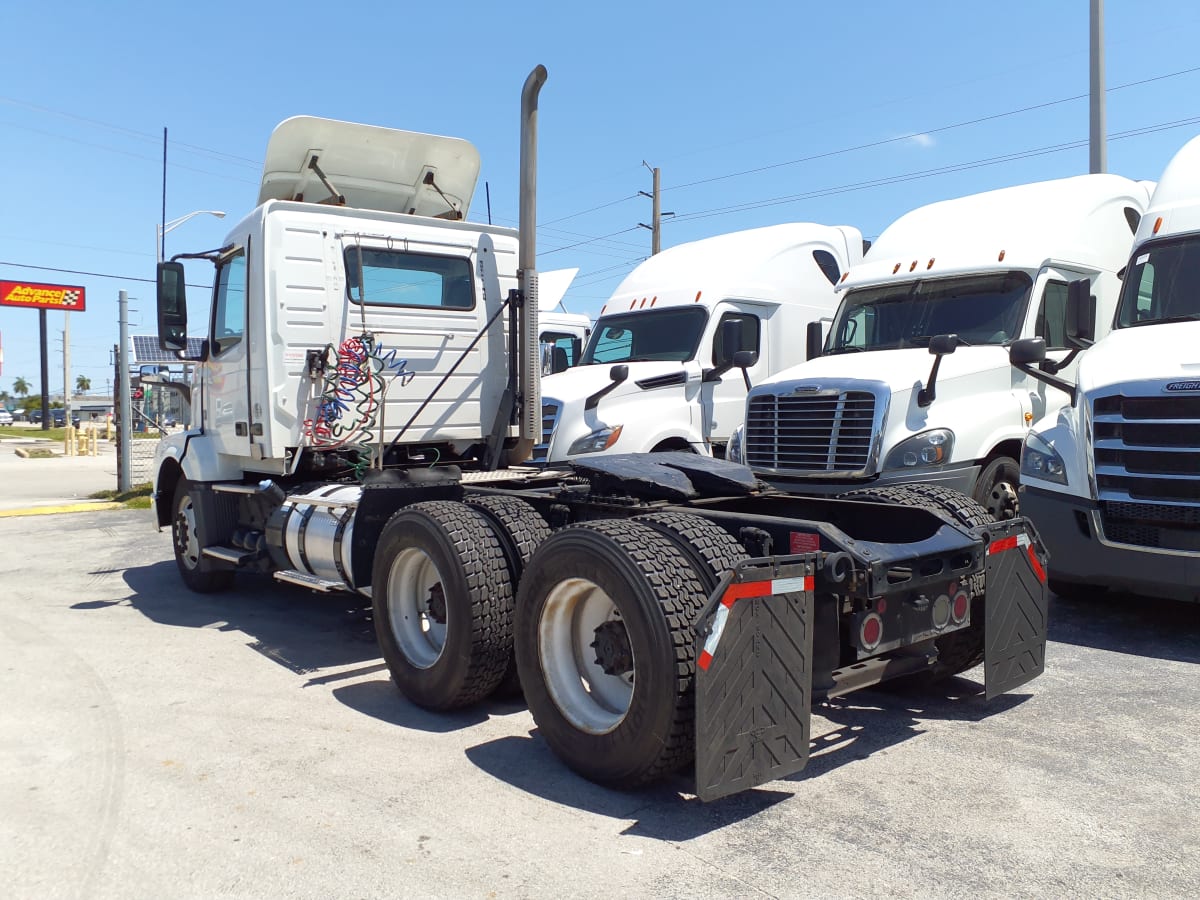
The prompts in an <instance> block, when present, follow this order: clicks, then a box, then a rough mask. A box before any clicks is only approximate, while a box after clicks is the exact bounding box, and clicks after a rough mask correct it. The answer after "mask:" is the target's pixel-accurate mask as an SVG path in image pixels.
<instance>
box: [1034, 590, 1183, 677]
mask: <svg viewBox="0 0 1200 900" xmlns="http://www.w3.org/2000/svg"><path fill="white" fill-rule="evenodd" d="M1049 632H1050V640H1051V641H1056V642H1058V643H1062V644H1073V645H1076V646H1080V647H1092V648H1094V649H1097V650H1110V651H1112V652H1114V653H1127V654H1130V655H1132V656H1145V657H1152V658H1156V659H1164V660H1173V661H1175V662H1187V663H1200V604H1198V603H1188V602H1184V601H1180V600H1160V599H1157V598H1154V597H1141V596H1137V595H1135V594H1118V593H1105V592H1102V591H1097V592H1096V593H1095V594H1094V595H1092V596H1090V597H1087V598H1086V599H1079V600H1072V599H1068V598H1066V597H1058V596H1054V597H1051V600H1050V621H1049Z"/></svg>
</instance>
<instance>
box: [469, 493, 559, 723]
mask: <svg viewBox="0 0 1200 900" xmlns="http://www.w3.org/2000/svg"><path fill="white" fill-rule="evenodd" d="M466 502H467V505H468V506H470V507H472V508H474V509H476V510H478V511H479V512H480V513H482V514H483V517H484V518H485V519H487V520H488V523H489V524H490V525H491V527H492V531H493V532H495V534H496V536H497V537H498V538H499V539H500V546H501V549H503V551H504V559H505V562H506V563H507V565H508V582H509V584H510V585H512V590H513V593H514V594H515V593H516V591H517V587H518V586H519V585H520V583H521V574H522V572H524V571H525V566H526V565H528V563H529V558H530V557H531V556H533V551H535V550H536V549H537V548H538V545H540V544H541V543H542V541H544V540H545V539H546V538H548V537H550V526H549V525H547V524H546V520H545V519H543V518H542V516H541V513H539V512H538V511H537V510H536V509H534V508H533V507H532V506H530V505H529V504H528V503H526V502H525V501H524V500H519V499H517V498H516V497H501V496H499V495H496V496H481V497H468V498H467V501H466ZM494 696H495V697H497V698H499V699H501V700H512V699H515V698H516V697H520V696H521V676H520V675H519V674H518V672H517V657H516V653H509V655H508V666H507V667H506V668H505V670H504V677H503V678H501V679H500V683H499V684H498V685H497V686H496V690H495V692H494Z"/></svg>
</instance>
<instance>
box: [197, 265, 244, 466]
mask: <svg viewBox="0 0 1200 900" xmlns="http://www.w3.org/2000/svg"><path fill="white" fill-rule="evenodd" d="M215 285H216V286H215V288H214V290H213V304H212V318H211V320H210V323H209V336H208V352H209V357H208V364H207V366H205V367H204V369H203V370H202V371H203V375H204V378H205V382H206V383H205V385H204V388H205V390H204V430H205V432H206V433H207V434H208V435H209V436H210V437H211V438H212V440H213V442H214V443H215V444H216V447H217V452H218V453H224V454H229V455H232V456H249V455H250V426H251V422H250V378H249V362H248V359H249V352H248V347H249V340H248V338H249V335H248V333H247V316H246V312H247V309H246V297H247V293H248V291H247V265H246V251H245V248H244V247H237V248H235V249H234V250H233V251H232V252H231V253H230V254H229V255H227V256H226V257H224V258H223V259H222V260H221V261H220V263H219V265H218V268H217V273H216V282H215Z"/></svg>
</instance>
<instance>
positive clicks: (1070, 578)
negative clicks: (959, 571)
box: [1010, 138, 1200, 601]
mask: <svg viewBox="0 0 1200 900" xmlns="http://www.w3.org/2000/svg"><path fill="white" fill-rule="evenodd" d="M1072 288H1073V290H1072V293H1071V306H1072V314H1071V316H1070V317H1069V319H1070V320H1071V321H1072V322H1073V323H1075V326H1076V327H1074V328H1073V329H1072V331H1073V333H1072V334H1069V335H1068V339H1069V340H1070V341H1072V342H1073V343H1074V344H1075V345H1076V346H1078V347H1088V345H1089V344H1092V338H1093V337H1095V336H1096V335H1093V334H1092V331H1093V326H1094V328H1095V330H1098V331H1099V332H1100V334H1101V335H1103V334H1104V333H1105V332H1107V336H1105V337H1102V338H1101V339H1099V340H1096V341H1095V343H1094V345H1091V346H1090V347H1088V349H1085V350H1084V351H1083V353H1082V355H1081V356H1080V357H1079V361H1078V369H1077V371H1076V373H1075V378H1074V379H1070V378H1061V377H1060V378H1058V379H1055V378H1054V377H1053V375H1049V377H1048V373H1045V372H1043V371H1042V370H1041V369H1040V368H1037V366H1038V365H1039V363H1040V362H1041V360H1042V358H1043V357H1044V355H1045V347H1044V346H1043V345H1042V343H1041V342H1040V341H1039V340H1038V339H1031V340H1027V341H1021V342H1019V343H1017V344H1014V345H1013V347H1012V348H1011V350H1010V354H1011V357H1012V360H1013V362H1014V363H1016V364H1018V366H1019V367H1020V368H1021V369H1022V370H1023V371H1025V372H1027V373H1029V374H1032V375H1034V376H1036V377H1042V378H1046V379H1047V380H1048V381H1050V382H1051V383H1052V384H1057V386H1058V387H1059V388H1061V389H1062V390H1063V395H1064V397H1068V398H1069V400H1070V402H1069V404H1068V405H1066V406H1064V407H1062V408H1061V409H1060V410H1059V411H1058V412H1057V414H1054V415H1048V416H1046V417H1045V418H1043V419H1042V420H1041V421H1039V422H1037V423H1036V425H1035V426H1034V428H1033V430H1032V431H1031V432H1030V433H1029V435H1028V436H1027V437H1026V439H1025V447H1024V450H1023V451H1022V454H1021V481H1022V485H1021V508H1022V511H1023V512H1024V513H1025V514H1026V515H1028V516H1029V517H1030V518H1031V519H1033V521H1035V522H1036V523H1037V526H1038V528H1039V529H1040V530H1041V532H1042V534H1044V535H1045V538H1046V543H1047V544H1048V545H1049V547H1050V549H1051V550H1052V556H1051V562H1050V575H1051V577H1052V578H1053V581H1052V582H1051V584H1052V587H1053V589H1054V590H1055V591H1057V592H1058V593H1060V594H1070V595H1088V594H1094V593H1096V592H1097V591H1102V590H1105V589H1107V588H1114V589H1117V590H1128V591H1134V592H1137V593H1142V594H1149V595H1152V596H1160V597H1171V598H1176V599H1183V600H1193V601H1194V600H1200V138H1195V139H1193V140H1191V141H1190V142H1188V143H1187V144H1185V145H1184V146H1183V148H1182V149H1181V150H1180V151H1179V152H1178V153H1177V154H1176V155H1175V157H1174V158H1173V159H1172V160H1171V162H1170V163H1169V164H1168V166H1167V168H1166V170H1165V171H1164V172H1163V176H1162V179H1161V180H1160V181H1159V182H1158V185H1157V187H1156V188H1155V190H1154V195H1153V197H1152V198H1151V201H1150V207H1149V209H1148V210H1147V211H1146V214H1145V215H1144V216H1143V217H1142V221H1141V224H1140V225H1139V226H1138V230H1137V235H1136V237H1135V238H1134V245H1133V251H1132V256H1131V257H1130V259H1129V264H1128V266H1126V268H1125V270H1124V272H1123V284H1122V289H1121V297H1120V303H1119V304H1118V306H1117V309H1116V312H1115V314H1114V313H1113V311H1112V310H1106V309H1104V307H1103V306H1099V307H1098V308H1096V307H1095V305H1094V301H1093V300H1092V298H1091V296H1090V295H1091V293H1092V291H1094V288H1091V286H1090V285H1089V284H1088V283H1087V282H1080V283H1079V284H1077V285H1072ZM1089 288H1091V289H1090V290H1089ZM1110 325H1111V330H1109V326H1110Z"/></svg>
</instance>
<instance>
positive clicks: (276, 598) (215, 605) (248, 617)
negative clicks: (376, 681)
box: [71, 561, 379, 675]
mask: <svg viewBox="0 0 1200 900" xmlns="http://www.w3.org/2000/svg"><path fill="white" fill-rule="evenodd" d="M121 574H122V577H123V578H124V580H125V584H126V585H127V586H128V588H129V590H130V591H131V593H130V594H129V596H127V597H125V598H123V599H119V600H90V601H84V602H81V603H76V604H74V605H73V606H72V607H71V608H72V609H77V610H93V611H94V610H100V609H104V608H106V607H110V606H115V605H118V604H120V605H129V606H132V607H133V608H134V609H136V610H137V611H138V612H140V613H141V614H142V615H144V616H145V617H146V618H148V619H150V620H151V621H154V622H159V623H161V624H163V625H171V626H174V627H177V628H216V629H219V630H221V631H239V632H242V633H243V634H245V635H247V636H248V637H249V638H250V639H251V641H250V643H249V645H248V646H249V647H250V648H251V649H253V650H255V651H256V652H258V653H261V654H262V655H263V656H265V657H267V658H268V659H270V660H271V661H272V662H275V663H277V664H279V665H281V666H283V667H285V668H287V669H289V670H291V671H293V672H295V673H297V674H299V675H310V674H313V673H318V672H320V671H321V670H323V669H326V668H330V667H337V666H347V665H352V664H355V663H367V662H375V661H378V660H379V648H378V646H377V645H376V643H375V630H374V624H373V622H372V619H371V607H370V604H369V602H368V601H366V600H364V599H363V598H362V597H359V596H357V595H353V594H335V593H330V594H320V593H316V592H313V591H308V590H305V589H303V588H299V587H295V586H292V585H287V584H280V583H279V582H277V581H275V580H273V579H271V578H268V577H266V576H262V575H256V574H252V573H242V574H239V575H238V580H237V582H236V584H235V586H234V587H233V588H231V589H230V590H228V591H224V592H221V593H216V594H196V593H193V592H192V591H189V590H187V589H186V588H185V587H184V586H183V585H182V584H181V583H180V581H179V572H178V570H177V569H176V567H175V563H174V562H172V561H162V562H156V563H153V564H151V565H147V566H133V567H130V568H127V569H124V570H123V571H122V573H121Z"/></svg>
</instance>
